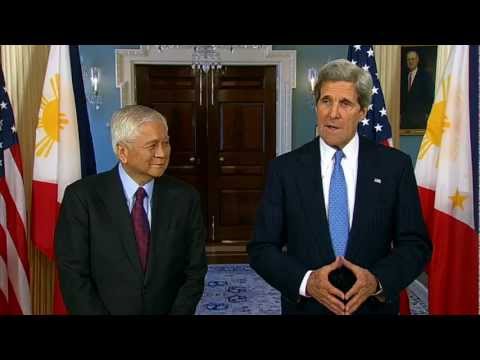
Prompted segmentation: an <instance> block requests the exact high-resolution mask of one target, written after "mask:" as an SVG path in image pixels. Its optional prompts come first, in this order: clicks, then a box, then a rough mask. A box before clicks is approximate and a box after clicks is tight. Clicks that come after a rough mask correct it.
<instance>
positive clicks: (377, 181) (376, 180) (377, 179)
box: [373, 178, 382, 184]
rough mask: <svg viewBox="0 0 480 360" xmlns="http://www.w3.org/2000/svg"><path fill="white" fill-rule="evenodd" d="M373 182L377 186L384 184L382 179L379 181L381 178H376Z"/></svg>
mask: <svg viewBox="0 0 480 360" xmlns="http://www.w3.org/2000/svg"><path fill="white" fill-rule="evenodd" d="M373 181H374V182H376V183H377V184H381V183H382V179H379V178H375V179H373Z"/></svg>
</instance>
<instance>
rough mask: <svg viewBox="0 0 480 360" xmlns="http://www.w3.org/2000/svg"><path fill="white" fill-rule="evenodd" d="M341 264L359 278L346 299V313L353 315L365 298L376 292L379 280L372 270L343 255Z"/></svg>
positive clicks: (346, 295)
mask: <svg viewBox="0 0 480 360" xmlns="http://www.w3.org/2000/svg"><path fill="white" fill-rule="evenodd" d="M341 265H343V266H345V267H346V268H348V269H350V270H351V271H352V272H353V274H354V275H355V277H356V278H357V281H355V284H353V286H352V288H351V289H350V290H348V292H347V293H346V294H345V299H346V300H347V301H348V302H347V304H346V308H345V313H346V315H351V314H353V313H354V312H355V311H357V309H358V308H359V306H360V305H362V304H363V303H364V302H365V300H367V299H368V298H369V297H370V296H371V295H373V294H375V291H376V290H377V283H378V281H377V279H376V277H375V276H374V275H373V274H372V273H371V272H370V271H368V270H367V269H364V268H361V267H360V266H358V265H355V264H353V263H351V262H350V261H348V260H347V259H345V258H343V257H342V258H341Z"/></svg>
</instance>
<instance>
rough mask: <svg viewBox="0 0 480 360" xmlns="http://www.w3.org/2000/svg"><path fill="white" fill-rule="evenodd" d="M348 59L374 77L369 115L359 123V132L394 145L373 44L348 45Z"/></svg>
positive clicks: (373, 139) (379, 141) (388, 144)
mask: <svg viewBox="0 0 480 360" xmlns="http://www.w3.org/2000/svg"><path fill="white" fill-rule="evenodd" d="M348 60H349V61H351V62H352V63H353V64H355V65H357V66H359V67H361V68H362V69H363V70H365V71H368V72H369V73H370V75H372V79H373V89H372V102H371V104H370V105H369V107H368V112H367V116H366V117H365V119H363V120H361V121H360V124H358V134H359V135H362V136H366V137H367V138H368V139H370V140H372V141H374V142H376V143H382V144H384V145H387V146H392V129H391V127H390V122H389V121H388V115H387V108H386V107H385V99H384V98H383V92H382V88H381V86H380V81H379V79H378V72H377V64H376V62H375V55H374V53H373V46H372V45H350V46H349V47H348Z"/></svg>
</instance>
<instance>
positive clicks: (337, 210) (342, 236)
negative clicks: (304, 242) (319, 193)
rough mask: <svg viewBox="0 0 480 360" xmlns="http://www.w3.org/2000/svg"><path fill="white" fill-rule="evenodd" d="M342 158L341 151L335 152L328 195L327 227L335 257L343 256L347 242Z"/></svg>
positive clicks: (346, 206) (345, 195) (346, 212)
mask: <svg viewBox="0 0 480 360" xmlns="http://www.w3.org/2000/svg"><path fill="white" fill-rule="evenodd" d="M344 157H345V154H344V153H343V152H342V150H337V152H336V153H335V165H334V168H333V171H332V177H331V179H330V191H329V193H328V226H329V228H330V237H331V239H332V245H333V250H334V251H335V256H344V255H345V249H346V248H347V241H348V228H349V223H348V198H347V183H346V182H345V176H344V174H343V169H342V165H341V162H342V158H344Z"/></svg>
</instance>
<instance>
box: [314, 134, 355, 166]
mask: <svg viewBox="0 0 480 360" xmlns="http://www.w3.org/2000/svg"><path fill="white" fill-rule="evenodd" d="M358 146H359V139H358V133H355V136H354V137H353V138H352V140H350V141H349V142H348V143H347V145H345V146H344V147H343V149H342V151H343V153H344V154H345V160H350V159H355V158H356V155H357V154H358ZM336 151H337V148H334V147H332V146H330V145H328V144H327V143H326V142H325V141H324V140H323V139H322V138H321V137H320V153H321V155H322V159H328V160H332V159H333V156H334V155H335V152H336Z"/></svg>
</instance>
